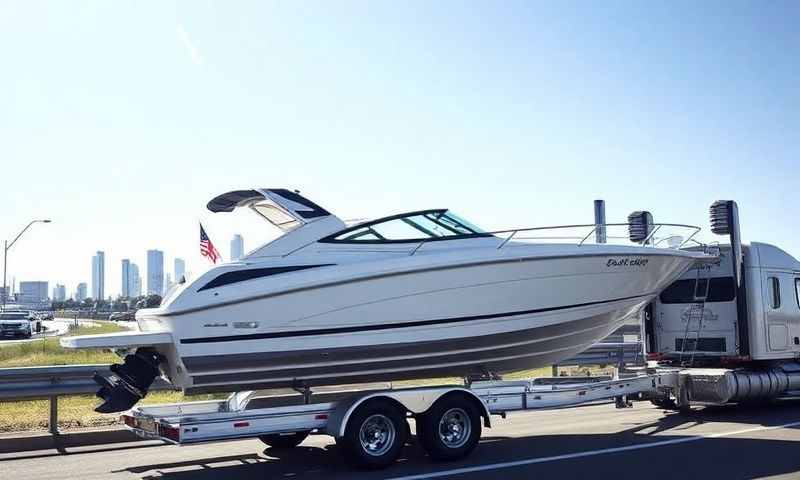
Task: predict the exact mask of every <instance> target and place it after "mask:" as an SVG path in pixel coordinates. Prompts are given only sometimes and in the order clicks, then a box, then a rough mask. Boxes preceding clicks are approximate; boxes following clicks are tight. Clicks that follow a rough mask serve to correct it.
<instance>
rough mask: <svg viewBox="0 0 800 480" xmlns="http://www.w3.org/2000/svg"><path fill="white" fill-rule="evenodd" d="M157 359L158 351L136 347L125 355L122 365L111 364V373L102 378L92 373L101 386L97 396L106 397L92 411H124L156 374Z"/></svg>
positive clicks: (143, 392) (144, 394) (158, 356)
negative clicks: (132, 352)
mask: <svg viewBox="0 0 800 480" xmlns="http://www.w3.org/2000/svg"><path fill="white" fill-rule="evenodd" d="M160 362H161V356H160V355H159V354H157V353H155V352H152V351H148V349H139V350H137V351H136V353H135V354H133V355H126V356H125V360H124V362H123V363H122V364H118V363H115V364H114V365H111V372H112V373H113V375H109V376H108V377H104V376H102V375H100V374H99V373H96V372H95V374H94V376H93V377H92V378H93V379H94V381H95V382H96V383H97V384H98V385H100V390H98V391H97V396H98V397H99V398H102V399H103V400H105V401H104V402H103V403H102V404H101V405H100V406H99V407H97V408H95V409H94V410H95V412H98V413H114V412H124V411H125V410H128V409H130V408H131V407H133V406H134V405H136V403H137V402H138V401H139V400H141V399H142V398H144V397H145V396H146V395H147V391H148V389H149V388H150V385H152V384H153V381H154V380H155V379H156V377H158V376H159V369H158V364H159V363H160Z"/></svg>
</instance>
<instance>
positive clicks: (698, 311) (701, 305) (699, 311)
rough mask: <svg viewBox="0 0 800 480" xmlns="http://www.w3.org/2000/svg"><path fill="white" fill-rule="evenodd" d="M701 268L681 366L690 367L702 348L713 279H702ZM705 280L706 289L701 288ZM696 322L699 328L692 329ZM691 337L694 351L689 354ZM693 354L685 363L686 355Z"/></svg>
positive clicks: (688, 318)
mask: <svg viewBox="0 0 800 480" xmlns="http://www.w3.org/2000/svg"><path fill="white" fill-rule="evenodd" d="M700 271H701V268H700V266H698V268H697V277H696V278H695V281H694V294H693V300H694V303H693V304H692V306H691V307H689V314H688V315H687V318H686V328H685V329H684V332H683V343H682V344H681V354H680V363H681V366H684V367H690V366H692V364H693V363H694V355H695V353H696V352H697V349H698V348H699V346H700V334H701V333H702V330H703V318H704V317H705V310H706V300H707V299H708V292H709V289H710V287H711V278H700ZM701 280H705V287H704V288H703V287H701V286H700V281H701ZM694 320H696V324H697V328H696V329H692V322H693V321H694ZM690 335H694V338H691V340H693V343H692V349H691V350H689V351H688V352H687V345H688V344H689V340H690ZM687 353H688V354H691V356H690V357H689V361H688V362H686V361H685V356H686V354H687Z"/></svg>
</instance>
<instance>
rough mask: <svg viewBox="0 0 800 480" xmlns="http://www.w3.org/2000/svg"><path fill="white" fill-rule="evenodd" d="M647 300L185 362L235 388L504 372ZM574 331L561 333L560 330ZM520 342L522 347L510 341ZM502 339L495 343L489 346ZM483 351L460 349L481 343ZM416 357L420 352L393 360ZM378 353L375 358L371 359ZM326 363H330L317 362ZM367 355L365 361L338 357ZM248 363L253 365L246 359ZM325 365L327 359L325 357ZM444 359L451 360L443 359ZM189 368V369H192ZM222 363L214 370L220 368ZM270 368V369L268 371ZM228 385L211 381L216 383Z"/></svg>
mask: <svg viewBox="0 0 800 480" xmlns="http://www.w3.org/2000/svg"><path fill="white" fill-rule="evenodd" d="M639 307H641V304H637V305H636V306H633V307H630V308H628V309H625V310H623V311H619V310H618V311H614V312H609V313H605V314H601V315H597V316H592V317H589V318H585V319H581V320H576V321H574V322H570V323H569V324H560V325H553V326H546V327H538V328H532V329H528V330H521V331H515V332H509V333H502V334H495V335H485V336H478V337H469V338H456V339H450V340H436V341H430V342H418V343H414V344H407V343H406V344H396V345H375V346H362V347H346V348H339V349H331V350H328V352H330V353H329V355H328V356H327V357H324V358H325V359H324V360H322V358H320V356H319V355H321V354H322V351H314V352H315V353H314V354H313V355H314V356H298V355H297V352H271V353H264V354H240V355H218V356H212V357H187V358H184V359H183V360H184V364H185V366H186V367H187V369H190V370H192V373H190V375H192V381H193V387H192V388H189V389H187V391H190V392H198V393H199V392H211V391H230V390H237V389H263V388H282V387H289V386H292V385H297V384H302V385H309V386H318V385H335V384H343V383H361V382H378V381H396V380H406V379H421V378H437V377H448V376H449V377H453V376H456V377H462V376H467V375H473V374H482V373H486V372H487V371H488V372H495V373H503V372H509V371H515V370H524V369H529V368H536V367H541V366H544V365H550V364H552V363H554V362H558V361H561V360H563V359H566V358H570V357H572V356H574V355H575V354H577V353H579V352H581V351H583V350H585V349H586V348H588V347H589V346H590V345H592V344H593V343H596V342H597V341H599V340H601V339H602V338H604V337H605V336H606V335H608V333H609V332H610V331H612V330H613V329H614V328H616V327H617V326H618V325H619V323H621V322H622V321H623V320H624V318H626V317H627V316H629V315H631V314H633V313H635V312H636V311H637V310H638V309H639ZM559 329H560V330H561V332H563V331H564V330H565V329H566V330H567V331H568V332H570V333H568V334H566V335H561V336H557V335H558V333H559V332H558V330H559ZM510 343H517V344H518V345H511V346H501V345H508V344H510ZM492 345H497V348H491V347H492ZM480 348H483V349H484V350H480V351H462V350H470V349H480ZM403 355H413V356H414V358H408V357H407V358H395V359H389V360H387V358H391V357H402V356H403ZM369 359H374V361H369ZM298 360H302V363H305V364H306V365H307V366H302V365H301V366H297V367H295V368H285V369H281V370H277V369H275V367H278V366H280V365H292V364H293V365H297V363H289V362H296V361H298ZM320 360H322V361H324V362H326V363H327V364H326V365H312V363H316V362H320ZM357 360H366V361H363V362H361V363H351V364H347V363H339V362H347V361H357ZM248 361H249V362H250V363H249V365H248V364H247V363H246V362H248ZM320 363H321V362H320ZM442 364H446V365H442ZM190 366H191V367H190ZM214 366H216V368H214ZM243 366H244V367H245V368H247V367H248V366H249V367H250V370H248V371H240V372H231V373H217V374H202V373H200V374H197V373H196V372H198V371H202V370H205V371H210V370H212V369H213V370H217V371H219V369H220V367H224V368H226V369H227V368H230V369H232V370H233V369H241V368H242V367H243ZM270 367H272V369H270ZM218 383H221V384H222V385H210V384H218Z"/></svg>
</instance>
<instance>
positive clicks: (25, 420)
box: [0, 392, 218, 433]
mask: <svg viewBox="0 0 800 480" xmlns="http://www.w3.org/2000/svg"><path fill="white" fill-rule="evenodd" d="M217 397H218V396H217ZM212 398H214V396H213V395H193V396H185V395H183V394H182V393H180V392H152V393H150V394H148V395H147V397H145V399H144V400H142V402H140V404H156V403H173V402H185V401H193V400H210V399H212ZM99 404H100V399H98V398H96V397H95V396H94V395H71V396H66V397H59V398H58V426H59V428H60V429H62V430H64V429H70V428H86V427H95V428H97V427H107V426H110V425H117V424H119V414H118V413H110V414H102V413H97V412H95V411H94V407H95V406H97V405H99ZM49 405H50V403H49V401H48V400H24V401H19V402H0V433H9V432H27V431H42V430H47V428H48V419H49V414H50V410H49V408H50V407H49Z"/></svg>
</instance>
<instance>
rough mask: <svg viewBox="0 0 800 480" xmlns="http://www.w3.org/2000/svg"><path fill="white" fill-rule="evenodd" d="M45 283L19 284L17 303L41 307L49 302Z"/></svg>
mask: <svg viewBox="0 0 800 480" xmlns="http://www.w3.org/2000/svg"><path fill="white" fill-rule="evenodd" d="M48 290H49V288H48V283H47V282H19V299H18V301H19V303H22V304H25V305H31V306H43V304H45V303H47V302H48V301H49V297H48V296H47V295H48Z"/></svg>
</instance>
